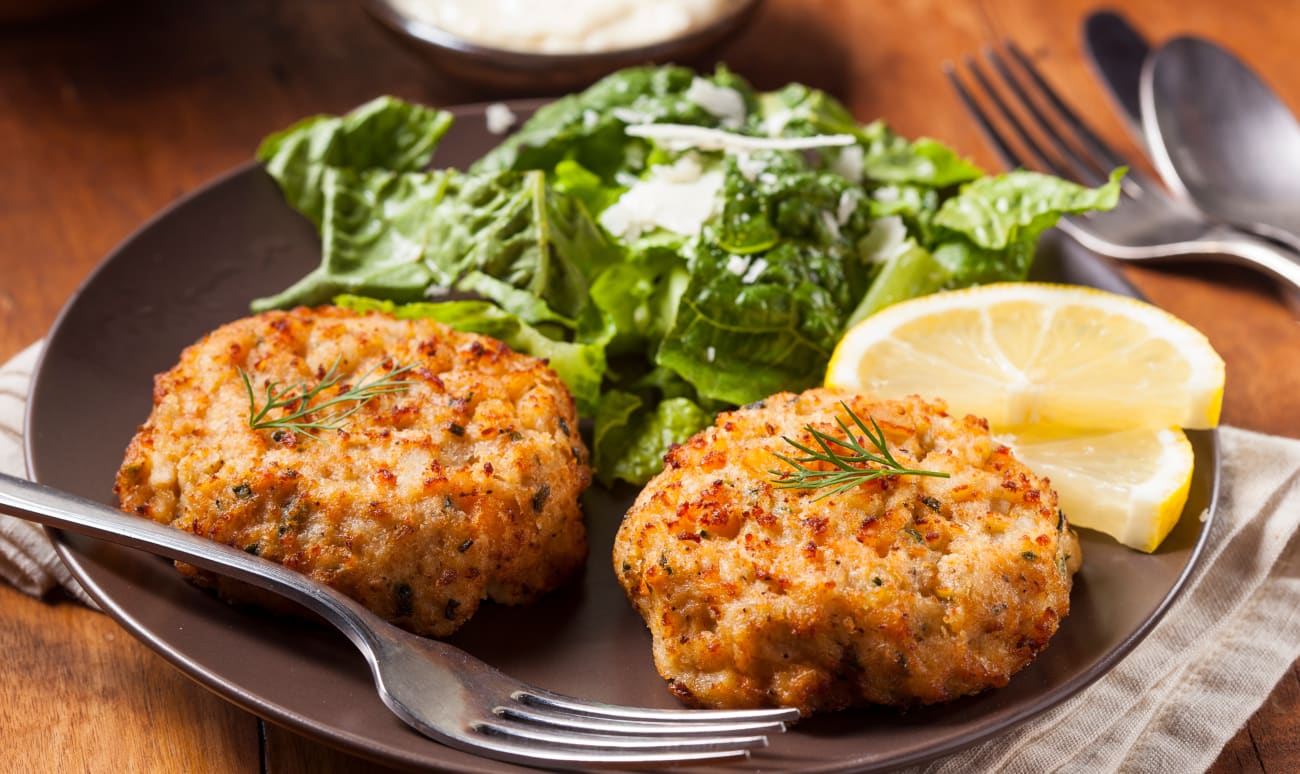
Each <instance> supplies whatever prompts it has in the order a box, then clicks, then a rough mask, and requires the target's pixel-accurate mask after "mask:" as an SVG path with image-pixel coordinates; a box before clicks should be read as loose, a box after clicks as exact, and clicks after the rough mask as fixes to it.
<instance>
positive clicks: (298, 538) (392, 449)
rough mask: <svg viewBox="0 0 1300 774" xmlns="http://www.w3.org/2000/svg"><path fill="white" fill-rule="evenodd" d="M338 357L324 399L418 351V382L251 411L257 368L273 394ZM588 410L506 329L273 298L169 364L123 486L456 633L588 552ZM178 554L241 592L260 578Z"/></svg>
mask: <svg viewBox="0 0 1300 774" xmlns="http://www.w3.org/2000/svg"><path fill="white" fill-rule="evenodd" d="M336 363H337V373H339V374H341V375H342V377H343V379H342V382H341V383H340V384H339V385H337V387H335V388H333V389H331V390H328V391H326V392H325V393H323V394H322V395H321V398H320V399H321V400H324V399H327V398H329V397H333V396H334V395H337V394H339V393H340V392H342V391H344V390H346V389H347V388H348V387H349V386H354V385H355V384H356V383H357V381H358V380H360V379H361V378H362V376H363V375H364V374H365V373H366V372H367V371H369V370H370V369H372V368H374V369H376V370H375V371H374V372H373V374H372V375H371V377H370V378H369V379H367V380H366V381H373V380H374V379H376V378H379V377H381V376H383V375H384V374H386V373H389V372H391V371H393V370H394V369H398V368H401V367H403V366H407V365H413V366H414V367H413V368H411V370H409V371H407V372H405V373H404V374H402V375H400V377H397V378H400V379H403V380H406V381H407V382H408V384H407V385H406V387H405V388H402V389H400V390H398V391H396V392H392V393H389V394H384V395H379V396H377V397H374V398H373V399H371V400H368V401H366V402H364V403H362V404H361V406H360V408H359V409H358V410H357V411H356V412H355V413H354V414H352V415H351V416H349V417H348V418H347V419H346V420H345V421H344V425H343V427H342V429H339V430H323V431H319V432H318V433H316V436H317V438H312V437H309V436H308V435H305V434H302V433H296V432H294V431H292V430H290V429H284V428H271V429H261V430H255V429H252V428H251V427H250V423H249V409H250V400H249V396H248V391H247V389H246V388H245V385H244V383H243V381H242V378H241V375H240V371H241V370H242V371H244V372H246V373H247V374H248V375H249V378H250V380H251V383H252V387H253V391H254V393H255V396H256V397H255V400H256V401H257V403H258V405H259V407H260V406H261V405H263V404H264V403H265V390H266V387H267V385H268V384H269V383H275V385H277V386H278V387H286V386H289V385H292V384H295V383H302V384H303V385H305V386H307V387H311V386H314V385H316V384H318V383H320V381H321V380H322V378H323V377H324V376H325V375H326V374H327V373H328V371H329V369H330V368H331V366H333V365H335V364H336ZM314 405H319V404H314ZM349 405H353V404H349ZM345 408H346V406H345ZM278 415H279V412H278V411H277V412H273V413H272V416H278ZM577 427H578V424H577V415H576V412H575V409H574V404H573V398H572V397H571V396H570V395H569V392H568V390H567V389H565V387H564V385H563V383H562V382H561V381H560V380H559V378H558V377H557V376H556V375H555V372H554V371H552V370H551V369H550V368H548V367H547V366H546V364H545V362H544V361H541V360H538V359H536V358H533V357H529V356H526V355H522V354H517V353H515V352H513V351H511V350H510V349H509V348H508V347H506V345H505V344H503V343H501V342H499V341H496V340H495V339H490V338H487V337H484V336H477V335H472V334H463V333H457V332H455V331H453V330H452V329H450V328H448V327H447V326H445V325H442V324H441V323H438V322H435V321H432V320H399V319H395V318H394V317H392V316H390V315H384V314H378V313H369V314H364V315H362V314H357V313H353V312H349V311H346V310H342V309H338V308H334V307H321V308H319V309H315V310H311V309H306V308H299V309H295V310H292V311H288V312H279V311H277V312H267V313H265V314H260V315H257V316H254V317H249V318H245V319H242V320H238V321H236V322H232V323H230V324H228V325H224V326H222V327H221V328H219V329H217V330H215V331H213V332H212V333H210V334H209V335H207V336H206V337H204V338H203V339H202V340H201V341H199V342H198V343H196V344H194V345H193V346H191V347H189V348H188V349H186V350H185V352H184V353H183V354H182V355H181V358H180V362H179V363H178V364H177V365H176V366H175V367H174V368H172V369H171V370H170V371H167V372H166V373H163V374H160V375H158V376H157V377H156V379H155V386H154V407H153V411H152V413H151V414H150V416H149V418H148V420H147V421H146V422H145V423H144V424H143V425H142V426H141V427H140V428H139V430H138V432H137V433H136V436H135V438H134V439H133V440H132V441H131V444H130V446H129V448H128V449H127V450H126V454H125V459H124V460H123V463H122V467H121V469H120V470H119V471H118V474H117V479H116V485H115V487H114V491H115V492H116V493H117V495H118V499H119V502H120V505H121V508H122V509H123V510H125V511H128V512H130V513H134V514H137V515H139V516H142V517H145V518H149V519H153V520H154V521H157V522H161V523H164V524H170V525H172V526H174V527H177V528H179V529H183V530H187V531H189V532H192V533H194V534H197V535H202V536H204V537H207V538H210V539H212V540H215V541H218V542H222V543H227V544H229V545H232V546H237V547H239V548H242V549H244V550H246V551H248V552H250V553H254V554H257V555H259V556H263V557H265V558H267V559H270V560H273V561H276V562H281V563H283V564H284V565H285V566H287V567H291V568H293V569H295V570H299V571H301V572H303V573H306V574H308V575H310V576H311V577H313V578H315V579H317V580H319V581H322V582H324V583H327V584H329V585H330V586H333V587H335V588H336V589H339V590H340V591H343V592H344V593H346V594H348V595H349V596H351V597H353V598H355V599H357V600H358V601H360V602H362V603H363V604H364V605H365V606H366V607H368V608H369V609H371V610H373V611H374V612H376V613H378V614H379V615H380V616H382V617H384V618H386V619H388V620H390V621H392V622H394V623H396V624H398V625H400V626H402V627H404V628H407V629H409V630H411V631H414V632H417V633H420V634H425V635H433V636H443V635H447V634H450V633H451V632H452V631H454V630H455V629H456V628H457V627H459V626H460V625H461V624H463V623H464V622H465V621H466V620H468V619H469V617H470V616H472V615H473V614H474V611H475V610H476V609H477V608H478V606H479V603H480V602H481V601H482V600H484V599H489V598H490V599H493V600H496V601H498V602H505V603H511V604H513V603H522V602H527V601H530V600H532V599H534V598H535V597H537V596H538V595H540V594H541V593H543V592H545V591H547V590H550V589H552V588H554V587H556V586H557V585H559V584H560V583H562V582H563V581H565V580H566V579H567V578H568V577H569V576H571V575H572V574H573V573H574V572H576V571H577V570H578V569H579V567H580V566H581V565H582V563H583V561H584V557H585V555H586V532H585V528H584V526H583V522H582V513H581V509H580V506H579V503H578V497H579V495H581V493H582V492H583V490H585V489H586V487H587V486H588V484H589V483H590V481H591V471H590V468H589V466H588V462H587V459H588V455H587V450H586V447H585V446H584V445H583V442H582V440H581V438H580V437H579V435H578V432H577ZM178 566H179V567H180V569H181V571H182V572H183V573H185V574H186V575H187V576H188V577H190V578H192V579H194V580H195V581H197V582H199V583H201V584H203V585H209V586H215V587H216V588H217V589H218V590H219V591H220V592H222V593H223V594H224V595H225V596H227V597H230V598H232V599H247V598H248V597H249V594H250V593H252V590H250V589H247V587H243V586H240V585H239V584H236V583H233V582H231V581H228V580H226V579H224V578H220V577H218V576H215V575H211V574H208V573H204V572H200V571H198V570H196V569H195V568H193V567H189V566H186V565H178ZM255 596H256V598H257V599H258V601H263V602H265V601H267V600H265V596H264V595H261V594H256V595H255Z"/></svg>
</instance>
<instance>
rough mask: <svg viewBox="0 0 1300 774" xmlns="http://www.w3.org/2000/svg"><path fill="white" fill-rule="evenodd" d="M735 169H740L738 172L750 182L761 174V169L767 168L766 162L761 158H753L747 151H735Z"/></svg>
mask: <svg viewBox="0 0 1300 774" xmlns="http://www.w3.org/2000/svg"><path fill="white" fill-rule="evenodd" d="M736 169H738V170H739V171H740V174H741V175H742V176H743V177H744V178H745V179H746V180H748V181H749V182H751V183H752V182H754V181H755V180H757V179H758V176H759V175H761V174H763V170H765V169H767V164H766V163H765V162H764V161H763V160H762V159H758V158H754V156H753V155H751V154H749V153H737V154H736Z"/></svg>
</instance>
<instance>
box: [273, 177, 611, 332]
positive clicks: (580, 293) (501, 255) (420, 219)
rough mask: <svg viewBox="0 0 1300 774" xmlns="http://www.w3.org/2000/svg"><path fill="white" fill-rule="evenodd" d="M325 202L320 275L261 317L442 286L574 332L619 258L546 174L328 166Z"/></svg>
mask: <svg viewBox="0 0 1300 774" xmlns="http://www.w3.org/2000/svg"><path fill="white" fill-rule="evenodd" d="M323 195H324V199H325V209H324V215H325V218H324V221H323V224H322V229H321V241H322V262H321V266H320V268H318V269H317V270H316V271H313V272H312V273H311V274H309V275H307V276H306V277H304V278H303V279H302V280H300V281H299V282H298V283H296V284H294V285H293V286H292V287H290V288H289V289H287V290H285V291H283V292H281V293H279V294H277V295H275V296H272V297H270V298H265V299H259V300H257V301H255V302H254V305H253V308H254V310H259V311H260V310H262V309H269V308H277V307H285V306H293V305H297V304H307V305H313V304H320V303H324V302H326V301H328V300H329V299H330V298H331V297H333V296H334V295H336V294H338V293H359V294H363V295H373V296H376V297H380V298H387V299H390V300H395V301H414V300H418V299H420V298H423V297H424V296H425V295H426V293H427V292H428V290H429V289H430V287H431V286H442V287H450V288H453V289H457V290H470V291H473V292H476V293H479V294H480V295H482V296H484V297H486V298H489V299H491V300H494V301H496V302H498V303H499V304H501V305H502V306H503V307H504V308H506V309H509V310H510V311H512V312H514V313H515V314H518V315H521V316H522V317H523V318H524V319H525V320H526V321H527V322H530V323H543V322H552V323H559V324H563V325H567V326H568V327H570V328H572V327H574V326H576V320H577V319H578V318H579V317H580V316H581V315H582V313H583V310H584V308H585V307H586V306H587V304H588V288H587V279H586V277H587V275H588V274H591V275H594V274H596V273H598V272H599V271H600V269H601V268H603V267H604V266H606V265H609V264H611V263H613V262H615V261H617V260H618V256H619V250H618V248H617V247H616V246H615V245H613V244H612V243H611V242H610V241H609V239H608V238H607V237H606V236H605V234H604V232H602V231H601V230H600V227H599V226H597V225H596V224H595V223H594V222H593V221H592V220H591V217H590V216H589V215H587V213H586V210H585V209H584V208H583V207H582V206H581V205H580V204H578V203H577V202H576V201H574V200H573V199H571V198H569V197H566V196H562V195H560V194H558V193H556V192H554V191H552V190H551V189H550V188H549V186H547V185H546V180H545V176H544V175H542V174H541V173H540V172H522V173H520V172H503V173H496V174H481V175H467V174H464V173H461V172H456V171H440V172H400V173H399V172H388V171H383V170H368V171H365V172H354V171H352V170H347V169H335V168H328V169H327V170H326V171H325V173H324V174H323ZM520 292H522V293H524V294H526V295H527V296H530V297H531V298H532V299H533V300H532V301H531V302H530V301H528V300H527V299H525V298H524V297H523V296H521V295H519V294H520Z"/></svg>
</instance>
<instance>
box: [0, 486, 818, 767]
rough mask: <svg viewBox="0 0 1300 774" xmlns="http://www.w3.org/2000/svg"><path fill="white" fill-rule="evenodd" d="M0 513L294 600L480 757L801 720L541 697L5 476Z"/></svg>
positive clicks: (645, 760)
mask: <svg viewBox="0 0 1300 774" xmlns="http://www.w3.org/2000/svg"><path fill="white" fill-rule="evenodd" d="M0 513H7V514H10V515H12V516H17V517H19V518H22V519H26V520H28V521H34V522H36V523H38V524H44V525H46V526H50V527H57V528H60V529H68V530H71V531H74V532H79V533H81V534H85V535H89V536H91V537H94V538H98V539H102V540H107V541H109V542H113V543H119V544H121V545H125V546H129V547H131V548H139V549H143V550H145V551H149V552H151V553H155V554H160V555H162V556H166V557H168V558H171V559H178V560H181V561H184V562H188V563H190V564H193V565H195V566H197V567H202V568H204V569H207V570H211V571H213V572H216V573H220V574H222V575H227V576H230V577H232V578H236V579H238V580H241V581H245V582H248V583H251V584H254V585H256V586H258V587H261V588H264V589H267V590H269V591H273V592H275V593H278V594H281V595H283V596H285V597H288V598H289V599H292V600H294V601H295V602H298V603H300V604H302V605H303V606H305V607H307V608H308V609H310V610H312V611H313V612H315V613H317V614H319V615H320V616H321V617H323V618H324V619H325V620H327V621H329V622H330V623H331V624H333V625H334V626H336V627H338V629H339V630H340V631H342V632H343V633H344V634H345V635H347V637H348V639H350V640H351V641H352V643H353V644H354V645H355V646H356V647H357V648H358V649H359V650H360V651H361V653H362V655H363V656H364V657H365V659H366V662H367V663H368V664H369V666H370V671H371V673H372V674H373V676H374V680H375V686H376V688H377V689H378V691H379V696H380V698H381V699H383V702H384V704H386V705H387V706H388V708H389V709H390V710H392V711H393V712H394V713H395V714H396V715H397V716H398V717H400V718H401V719H402V720H404V721H405V722H406V723H408V724H409V725H411V726H412V727H413V728H415V729H416V730H417V731H419V732H420V733H422V734H424V735H426V736H428V737H430V738H432V739H434V740H436V741H438V742H441V743H442V744H445V745H447V746H449V747H455V748H457V749H460V750H465V751H468V752H471V753H475V754H477V755H481V756H484V757H488V758H496V759H499V760H504V761H509V762H512V763H523V764H531V765H540V766H546V767H557V766H584V767H586V766H622V767H627V766H647V765H666V764H675V763H693V762H703V761H725V760H735V759H740V758H744V757H746V756H748V754H749V751H750V750H752V749H755V748H759V747H763V746H765V745H766V744H767V734H769V733H779V732H781V731H784V730H785V723H786V722H791V721H794V720H796V719H798V717H799V711H798V710H797V709H793V708H789V709H757V710H665V709H651V708H638V707H624V706H618V705H612V704H603V703H598V702H591V701H583V700H579V699H574V698H570V697H567V696H562V695H560V694H556V693H552V692H550V691H545V690H541V689H539V688H535V687H532V686H529V685H526V684H524V683H521V682H519V681H517V680H514V679H511V678H510V677H508V676H506V675H505V674H503V673H501V672H500V671H498V670H496V669H494V668H493V667H491V666H489V665H487V664H485V663H483V662H482V661H480V660H478V659H476V658H475V657H473V656H471V655H470V654H468V653H466V652H464V651H462V650H460V649H459V648H456V647H453V646H451V645H448V644H447V643H444V642H440V641H438V640H433V639H428V638H425V637H419V636H417V635H414V634H411V633H409V632H407V631H404V630H402V629H399V628H398V627H396V626H394V625H392V624H390V623H388V622H387V621H385V620H383V619H381V618H379V617H378V616H376V615H375V614H374V613H371V612H370V611H369V610H367V609H366V608H365V607H363V606H362V605H361V604H360V603H358V602H356V601H355V600H353V599H351V598H350V597H348V596H346V595H344V594H342V593H341V592H338V591H336V590H334V589H332V588H330V587H329V586H326V585H324V584H322V583H319V582H317V581H315V580H313V579H311V578H309V577H308V576H306V575H303V574H302V573H299V572H296V571H294V570H291V569H289V568H287V567H284V566H283V565H281V564H277V563H275V562H272V561H269V560H266V559H263V558H261V557H257V556H253V555H251V554H248V553H245V552H244V551H241V550H239V549H237V548H234V547H233V546H227V545H224V544H220V543H215V542H212V541H210V540H207V539H205V538H201V537H198V536H196V535H192V534H189V533H187V532H183V531H181V530H178V529H174V528H172V527H169V526H167V525H164V524H158V523H156V522H153V521H150V520H148V519H143V518H138V517H135V516H129V515H127V514H124V513H122V512H121V511H118V510H116V509H114V508H110V507H108V506H106V505H103V504H100V503H97V502H94V501H91V500H87V499H84V498H81V497H78V496H76V495H73V494H70V493H67V492H63V491H60V490H57V489H53V488H50V487H47V486H43V485H41V484H36V483H34V482H31V481H25V480H23V479H19V478H14V477H12V476H7V475H3V474H0Z"/></svg>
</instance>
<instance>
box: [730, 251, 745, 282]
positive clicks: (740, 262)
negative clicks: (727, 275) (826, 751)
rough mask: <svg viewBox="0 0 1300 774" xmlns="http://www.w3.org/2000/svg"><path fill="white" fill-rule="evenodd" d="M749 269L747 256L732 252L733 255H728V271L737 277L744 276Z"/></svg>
mask: <svg viewBox="0 0 1300 774" xmlns="http://www.w3.org/2000/svg"><path fill="white" fill-rule="evenodd" d="M748 270H749V259H748V258H746V257H745V256H743V255H736V254H735V253H732V254H731V255H729V256H727V271H729V272H731V273H732V274H734V275H736V276H737V277H740V276H743V275H744V274H745V272H746V271H748Z"/></svg>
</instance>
